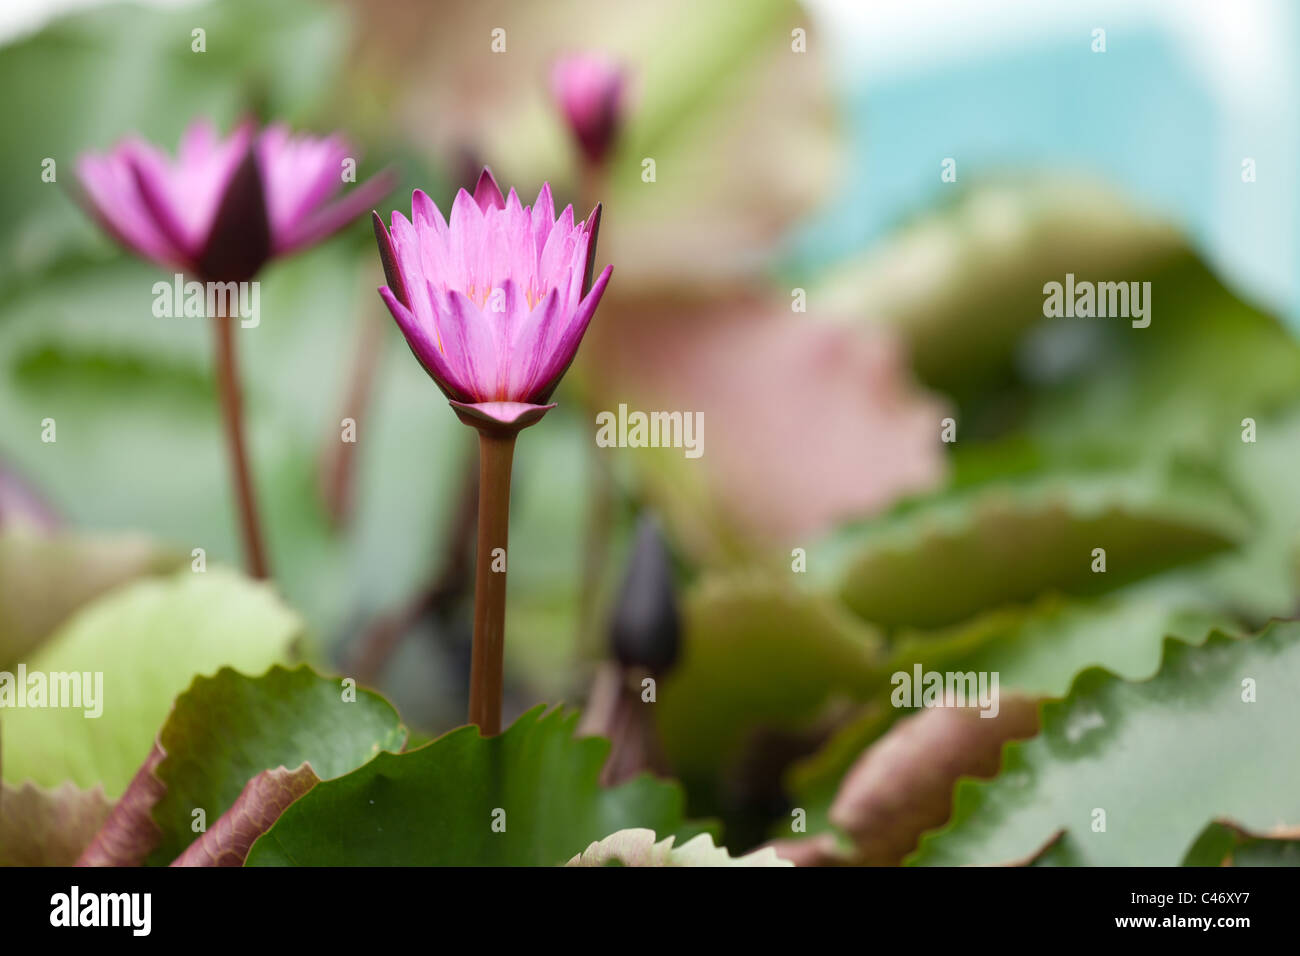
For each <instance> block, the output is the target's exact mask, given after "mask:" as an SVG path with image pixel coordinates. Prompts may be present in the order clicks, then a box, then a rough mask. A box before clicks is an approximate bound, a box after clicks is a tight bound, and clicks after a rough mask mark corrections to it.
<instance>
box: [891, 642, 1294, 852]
mask: <svg viewBox="0 0 1300 956" xmlns="http://www.w3.org/2000/svg"><path fill="white" fill-rule="evenodd" d="M1297 681H1300V623H1295V622H1279V623H1275V624H1272V625H1270V626H1269V627H1268V628H1266V629H1265V630H1264V631H1263V632H1261V633H1260V634H1258V635H1257V636H1254V637H1250V638H1240V639H1234V638H1230V637H1227V636H1225V635H1222V634H1215V635H1213V636H1211V638H1210V639H1209V640H1207V641H1206V643H1205V644H1204V645H1202V646H1200V647H1192V646H1189V645H1186V644H1183V643H1181V642H1178V641H1174V640H1169V641H1166V644H1165V653H1164V661H1163V664H1162V666H1161V668H1160V671H1159V672H1158V673H1157V674H1156V675H1155V676H1154V677H1152V678H1151V679H1150V680H1147V681H1139V682H1132V681H1126V680H1123V679H1121V678H1120V677H1117V676H1116V675H1114V674H1111V673H1108V672H1106V671H1104V670H1101V669H1097V668H1094V669H1090V670H1087V671H1084V672H1083V673H1082V674H1080V675H1079V676H1078V678H1077V679H1076V680H1075V682H1074V686H1073V687H1072V688H1071V690H1070V693H1069V695H1068V696H1067V697H1066V698H1065V699H1063V700H1060V701H1050V702H1048V703H1046V704H1044V705H1043V710H1042V713H1041V717H1042V731H1041V732H1040V733H1039V735H1038V736H1037V737H1035V738H1034V739H1033V740H1030V741H1027V742H1024V743H1017V744H1011V745H1009V746H1008V747H1007V748H1006V750H1005V751H1004V753H1003V769H1002V772H1001V773H1000V774H999V775H998V777H996V778H995V779H994V780H992V781H989V782H975V781H971V780H963V781H961V782H960V783H959V784H958V785H957V789H956V793H955V798H954V800H955V802H954V811H953V816H952V819H951V820H950V821H949V823H948V824H947V826H945V827H944V828H942V829H940V830H937V831H934V832H933V833H931V834H928V835H927V836H925V837H924V838H922V841H921V844H920V847H919V848H918V850H917V852H916V853H915V854H914V855H913V856H912V857H910V858H909V862H912V863H916V864H928V865H935V864H938V865H953V864H964V863H986V864H987V863H1000V862H1006V861H1010V860H1018V859H1024V858H1027V857H1029V856H1030V855H1032V854H1034V853H1035V852H1037V850H1038V848H1039V847H1041V846H1042V845H1043V844H1044V842H1045V841H1046V840H1048V839H1049V838H1050V837H1052V835H1053V834H1055V833H1057V832H1058V831H1064V834H1065V838H1066V839H1067V840H1068V845H1069V847H1070V848H1071V854H1070V855H1071V858H1072V859H1073V860H1074V861H1075V862H1079V863H1085V864H1104V865H1121V866H1122V865H1146V866H1152V865H1155V866H1159V865H1167V866H1172V865H1176V864H1177V863H1178V862H1179V861H1180V860H1182V859H1183V856H1184V853H1185V852H1186V849H1187V847H1188V846H1189V845H1190V844H1191V843H1192V841H1193V840H1195V839H1196V837H1197V835H1198V834H1199V833H1200V832H1201V830H1202V829H1203V827H1204V824H1205V820H1207V819H1213V818H1217V817H1230V818H1232V819H1233V820H1236V821H1239V822H1240V824H1241V825H1242V826H1244V827H1249V828H1251V829H1253V830H1264V829H1267V828H1270V827H1273V826H1276V825H1277V824H1278V823H1279V821H1281V822H1292V821H1295V820H1297V819H1300V763H1297V761H1295V760H1294V759H1292V757H1293V755H1294V753H1295V741H1294V728H1295V726H1296V722H1297V714H1296V709H1297V707H1298V706H1300V703H1298V702H1297V698H1296V695H1295V693H1294V690H1295V687H1296V685H1297ZM1103 827H1104V829H1103Z"/></svg>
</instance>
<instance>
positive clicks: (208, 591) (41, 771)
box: [0, 567, 302, 798]
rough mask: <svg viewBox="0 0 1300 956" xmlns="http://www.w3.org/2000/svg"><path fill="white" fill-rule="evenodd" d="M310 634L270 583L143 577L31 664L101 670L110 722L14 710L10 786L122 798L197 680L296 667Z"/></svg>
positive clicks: (0, 736) (67, 628)
mask: <svg viewBox="0 0 1300 956" xmlns="http://www.w3.org/2000/svg"><path fill="white" fill-rule="evenodd" d="M301 628H302V623H301V621H300V619H299V618H298V616H297V614H295V613H294V612H293V611H292V610H290V609H289V608H288V607H286V606H285V605H284V604H283V603H282V602H281V601H280V599H279V598H278V597H277V596H276V594H275V592H274V591H273V589H272V588H271V586H270V585H268V584H257V583H253V582H251V581H248V580H247V579H245V578H243V577H242V576H240V575H238V574H235V573H234V572H231V571H228V570H225V569H222V568H219V567H209V568H208V570H207V571H206V572H204V573H201V574H200V573H194V572H192V571H190V570H188V569H187V570H184V571H181V572H179V573H177V574H176V575H174V576H172V577H169V578H160V579H150V580H144V581H139V582H136V583H133V584H130V585H127V586H126V587H124V588H121V589H119V590H117V591H114V592H112V593H110V594H108V595H106V596H104V597H102V598H100V599H98V600H97V601H95V602H93V603H92V604H89V605H87V606H86V607H85V608H84V609H83V610H82V611H81V612H79V613H78V614H77V615H76V616H75V617H73V618H72V619H71V620H70V621H68V623H67V624H66V625H64V626H63V627H62V628H61V629H60V630H59V632H58V633H57V634H55V635H54V636H53V637H51V638H50V640H49V641H48V642H47V643H46V644H45V645H44V646H43V647H42V648H41V649H40V651H39V652H38V653H37V654H36V655H34V656H33V657H32V658H31V659H30V660H29V661H27V671H28V673H29V674H32V673H42V674H49V673H77V674H89V675H92V683H93V681H94V675H96V674H102V675H103V685H102V686H103V693H102V701H100V703H102V714H101V715H100V716H98V717H87V716H85V715H84V714H85V708H84V707H83V708H62V709H55V708H51V707H45V708H30V707H28V708H16V709H13V710H6V711H5V715H4V720H3V722H0V747H2V748H3V750H2V751H0V752H3V754H4V779H6V780H8V781H11V782H14V783H21V782H22V781H24V780H28V779H30V780H33V781H34V782H36V783H38V784H43V785H45V786H54V785H56V784H59V783H62V782H63V781H64V780H71V781H73V782H74V783H76V784H78V785H79V786H82V787H87V788H88V787H92V786H94V785H95V784H103V786H104V790H105V792H106V793H107V794H108V795H109V796H110V797H114V798H115V797H117V796H118V795H119V794H121V793H122V791H123V790H124V789H125V787H126V785H127V783H128V782H129V781H130V780H131V777H132V775H133V774H134V772H135V770H136V768H137V767H138V766H139V765H140V763H141V762H142V761H143V760H144V759H145V757H146V756H147V755H148V753H149V751H150V747H151V745H152V743H153V740H154V737H155V735H156V734H157V732H158V728H159V727H160V726H162V723H163V721H164V719H165V718H166V717H167V712H168V710H169V709H170V708H171V705H172V701H173V700H174V699H175V698H176V695H177V694H179V693H180V692H181V691H183V690H184V689H185V688H186V687H187V686H189V684H190V682H191V680H192V679H193V678H194V675H195V674H208V673H212V672H215V671H216V670H218V669H219V668H221V667H223V666H231V667H235V668H238V669H240V670H244V671H250V672H255V673H256V672H261V671H263V670H265V669H266V668H267V667H269V666H270V665H272V664H274V663H276V662H277V661H282V660H284V659H285V657H286V655H287V653H288V650H289V645H290V643H291V641H292V640H293V639H294V637H295V636H296V635H297V634H298V633H299V632H300V631H301ZM242 783H243V781H240V784H242Z"/></svg>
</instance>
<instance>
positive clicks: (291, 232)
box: [77, 119, 393, 281]
mask: <svg viewBox="0 0 1300 956" xmlns="http://www.w3.org/2000/svg"><path fill="white" fill-rule="evenodd" d="M355 155H356V154H355V152H354V151H353V150H352V149H351V147H350V146H349V144H348V143H347V141H346V140H345V139H343V138H342V137H341V136H339V135H331V136H326V137H316V136H310V135H306V134H293V133H290V131H289V130H288V128H287V127H285V126H283V125H281V124H275V125H272V126H268V127H266V128H264V129H262V130H260V131H259V130H258V129H257V128H256V126H255V125H254V124H253V123H251V122H245V123H242V124H240V125H239V126H238V127H236V128H235V130H234V131H233V132H231V133H230V135H229V136H226V137H224V138H223V137H222V136H220V135H219V134H218V132H217V130H216V128H215V127H214V126H213V124H212V123H211V122H209V121H208V120H204V119H200V120H196V121H195V122H194V123H192V124H191V125H190V126H189V128H188V129H187V130H186V131H185V133H184V135H183V136H182V137H181V142H180V149H179V151H178V152H177V155H176V156H175V157H172V156H170V155H169V154H168V153H166V152H165V151H164V150H162V149H159V148H158V147H157V146H155V145H153V144H152V143H148V142H146V141H144V140H142V139H140V138H139V137H128V138H127V139H125V140H123V141H122V142H121V143H119V144H118V145H117V146H116V147H114V148H113V149H112V150H110V151H108V152H107V153H103V154H96V153H90V154H86V155H84V156H82V157H80V159H79V160H78V163H77V177H78V179H79V181H80V183H81V187H82V189H83V191H84V194H85V199H86V203H87V205H88V207H89V209H90V212H91V213H92V214H93V215H94V217H95V218H96V219H97V220H98V221H99V223H100V224H101V225H102V226H103V227H104V229H105V230H107V231H108V232H109V233H110V234H111V235H112V236H113V237H114V238H116V239H117V240H118V241H119V242H120V243H122V245H124V246H126V247H127V248H128V249H130V250H132V251H133V252H136V253H138V254H139V255H142V256H144V257H145V258H147V259H150V260H152V261H154V262H156V263H159V264H160V265H164V266H167V267H171V268H176V269H180V270H182V271H184V272H186V273H188V274H190V275H192V276H194V277H195V278H198V279H202V280H216V281H233V280H244V279H249V278H251V277H252V276H253V275H255V274H256V273H257V271H258V270H259V269H260V268H261V267H262V266H263V265H264V264H265V263H266V262H267V261H268V260H269V259H272V258H276V257H279V256H284V255H288V254H289V253H292V252H295V251H297V250H299V249H302V248H304V247H306V246H310V245H312V244H314V243H316V242H319V241H321V240H322V239H325V238H327V237H328V236H330V235H332V234H333V233H335V232H337V231H338V230H339V229H341V228H343V227H344V226H346V225H347V224H348V223H349V222H351V221H352V220H353V219H355V218H356V217H357V216H359V215H360V214H361V213H363V212H364V211H365V210H366V209H367V208H368V207H370V206H373V205H374V204H375V203H376V202H377V201H379V200H380V199H381V198H383V196H384V195H386V194H387V193H388V191H389V190H390V189H391V188H392V185H393V178H392V176H391V175H389V174H388V173H384V174H381V175H379V176H376V177H375V178H373V179H371V180H369V181H368V182H366V183H364V184H362V185H361V186H359V187H357V188H356V189H354V190H352V191H351V192H349V193H347V194H346V195H345V196H343V197H342V198H339V199H335V197H336V195H337V194H338V193H339V192H340V190H341V189H342V187H343V179H344V172H345V169H346V167H345V160H347V159H348V158H349V157H354V156H355Z"/></svg>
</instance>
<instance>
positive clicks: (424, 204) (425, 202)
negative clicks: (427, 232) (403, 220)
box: [411, 189, 447, 238]
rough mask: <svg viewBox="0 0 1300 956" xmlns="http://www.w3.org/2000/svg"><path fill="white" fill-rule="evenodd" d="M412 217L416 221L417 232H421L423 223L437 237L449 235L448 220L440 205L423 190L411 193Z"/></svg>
mask: <svg viewBox="0 0 1300 956" xmlns="http://www.w3.org/2000/svg"><path fill="white" fill-rule="evenodd" d="M411 216H412V218H413V219H414V221H415V228H416V231H417V232H418V231H419V230H420V224H421V222H422V221H423V223H424V224H425V225H426V226H428V227H429V228H430V229H431V230H432V231H433V233H434V234H435V235H439V236H445V235H446V234H447V220H446V219H444V218H443V217H442V210H441V209H439V208H438V204H437V203H436V202H434V201H433V200H432V199H430V198H429V194H428V193H426V192H425V191H424V190H423V189H417V190H415V191H414V192H413V193H411ZM422 238H423V237H422Z"/></svg>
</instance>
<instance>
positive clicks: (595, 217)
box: [582, 203, 601, 296]
mask: <svg viewBox="0 0 1300 956" xmlns="http://www.w3.org/2000/svg"><path fill="white" fill-rule="evenodd" d="M600 212H601V204H600V203H596V208H595V209H593V210H592V211H591V215H590V216H588V217H587V222H586V224H585V226H584V228H583V234H584V235H585V236H586V237H587V268H586V269H585V270H584V271H583V274H582V294H583V295H584V296H585V295H586V294H587V293H588V292H590V291H591V279H592V276H594V275H595V274H596V237H597V236H599V235H600Z"/></svg>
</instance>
